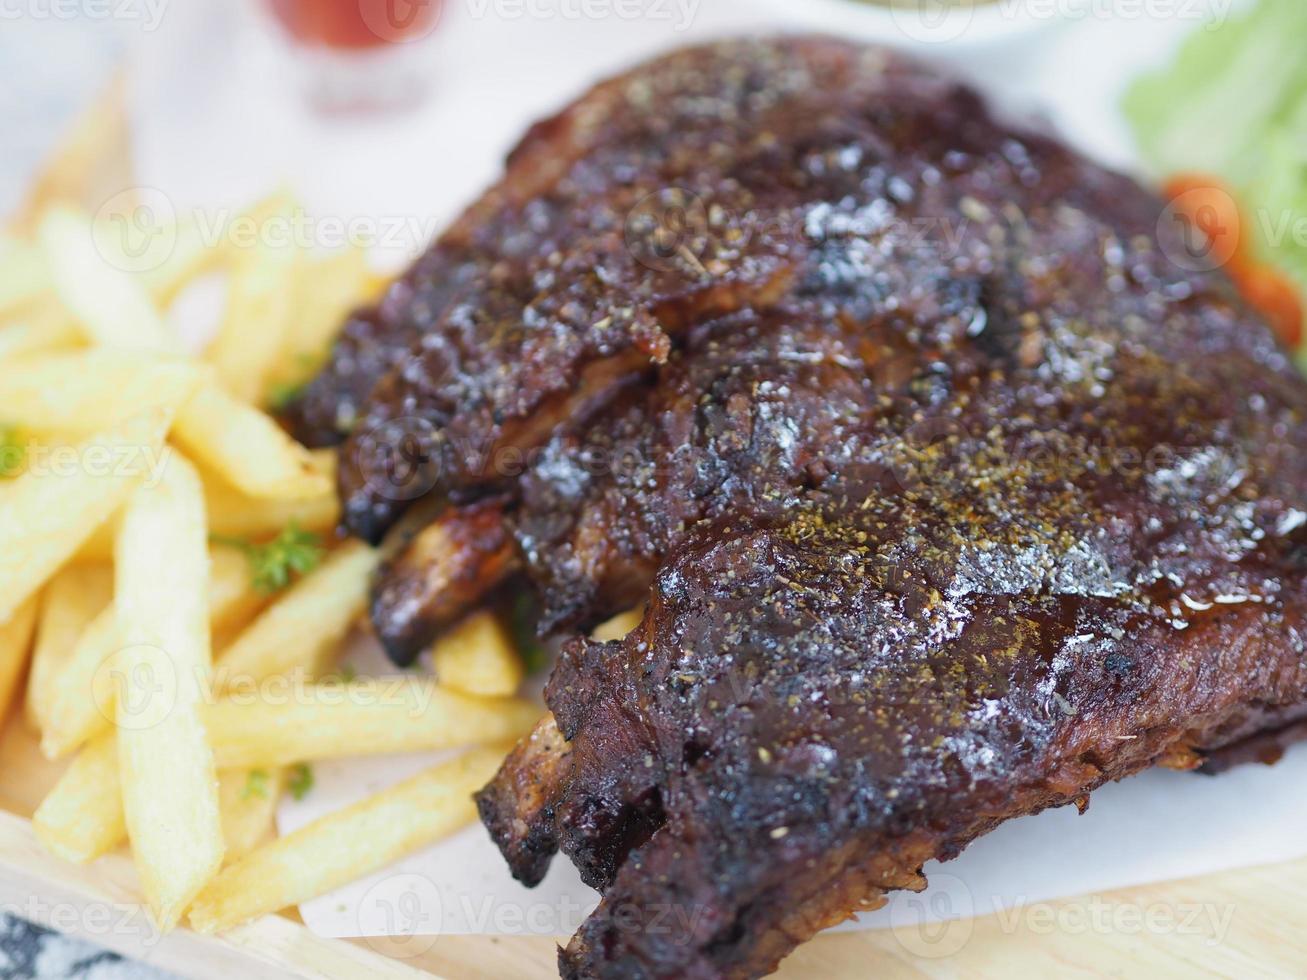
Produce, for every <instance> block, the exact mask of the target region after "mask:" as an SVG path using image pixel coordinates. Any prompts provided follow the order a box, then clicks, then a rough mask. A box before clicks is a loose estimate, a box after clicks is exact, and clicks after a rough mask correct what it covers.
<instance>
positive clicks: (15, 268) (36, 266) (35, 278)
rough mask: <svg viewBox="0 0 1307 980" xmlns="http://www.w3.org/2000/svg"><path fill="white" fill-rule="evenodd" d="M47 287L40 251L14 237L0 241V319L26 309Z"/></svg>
mask: <svg viewBox="0 0 1307 980" xmlns="http://www.w3.org/2000/svg"><path fill="white" fill-rule="evenodd" d="M50 288H51V283H50V269H49V267H48V266H47V265H46V262H45V256H44V255H42V254H41V250H40V249H38V248H35V247H33V246H31V245H29V244H28V243H27V242H24V241H20V240H19V239H17V238H11V237H8V236H6V237H4V238H2V239H0V316H8V315H10V314H11V313H13V312H14V311H15V310H18V309H20V308H22V307H24V306H30V305H31V304H33V303H35V302H36V301H37V300H39V299H41V298H43V297H45V296H46V295H47V294H48V293H49V292H50Z"/></svg>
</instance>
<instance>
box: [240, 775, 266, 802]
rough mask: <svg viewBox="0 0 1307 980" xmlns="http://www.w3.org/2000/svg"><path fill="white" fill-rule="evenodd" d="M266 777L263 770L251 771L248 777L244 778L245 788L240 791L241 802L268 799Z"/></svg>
mask: <svg viewBox="0 0 1307 980" xmlns="http://www.w3.org/2000/svg"><path fill="white" fill-rule="evenodd" d="M269 779H270V777H269V776H268V773H267V770H265V769H251V770H250V772H249V775H248V776H247V777H246V778H245V788H244V789H243V790H241V799H242V800H253V799H260V800H266V799H267V798H268V780H269Z"/></svg>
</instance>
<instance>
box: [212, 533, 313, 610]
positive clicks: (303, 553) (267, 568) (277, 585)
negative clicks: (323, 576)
mask: <svg viewBox="0 0 1307 980" xmlns="http://www.w3.org/2000/svg"><path fill="white" fill-rule="evenodd" d="M212 540H213V541H215V542H217V543H218V544H229V545H232V546H233V547H236V548H240V549H241V551H243V552H245V557H246V559H248V560H249V563H250V572H251V573H252V575H253V576H254V588H255V589H257V590H258V591H259V592H263V593H265V594H268V593H272V592H279V591H281V590H282V589H284V588H285V587H286V586H288V585H290V581H291V578H292V577H293V576H295V575H304V574H305V573H307V572H311V571H313V569H315V568H317V567H318V564H319V563H320V562H321V561H322V556H323V553H324V549H323V547H322V539H321V538H319V537H318V536H317V535H316V534H314V533H313V532H311V531H305V530H302V529H301V528H300V527H299V525H297V524H295V523H291V525H290V526H289V527H287V528H286V529H285V530H283V531H282V532H281V533H280V534H278V535H277V536H276V537H275V538H273V539H272V540H271V541H268V542H266V543H265V544H254V543H253V542H251V541H246V540H244V539H243V538H225V537H217V536H215V537H214V538H213V539H212Z"/></svg>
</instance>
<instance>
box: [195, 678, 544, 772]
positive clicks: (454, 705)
mask: <svg viewBox="0 0 1307 980" xmlns="http://www.w3.org/2000/svg"><path fill="white" fill-rule="evenodd" d="M205 718H206V721H207V724H208V728H209V736H210V738H211V740H212V743H213V753H214V757H215V758H216V759H217V760H218V767H219V768H221V769H236V768H246V769H257V768H260V767H268V766H281V765H289V764H291V763H295V762H311V761H314V760H318V759H344V758H350V757H355V756H368V755H384V754H387V753H391V752H420V751H427V750H435V749H452V748H458V747H460V746H465V745H484V744H487V743H490V742H503V741H508V740H511V739H516V738H518V737H520V736H522V735H525V734H526V733H527V732H529V731H530V730H531V728H532V727H533V726H534V725H535V723H536V722H537V721H538V720H539V718H540V708H539V707H538V706H537V705H535V704H532V703H531V702H530V701H526V700H521V699H517V698H477V697H472V696H471V695H468V694H459V693H458V692H457V691H451V690H448V689H446V688H443V687H440V686H439V685H437V684H436V683H435V682H434V681H433V680H431V679H430V678H426V677H388V678H360V679H359V680H356V681H351V682H349V683H346V684H339V683H330V682H328V683H321V684H296V683H295V682H294V679H291V680H288V681H287V682H286V683H284V684H278V685H277V686H276V687H275V688H273V687H272V686H271V685H260V686H259V688H258V689H255V690H251V689H249V688H248V687H247V686H245V685H242V686H239V687H236V688H233V689H231V691H230V693H229V695H228V696H227V697H223V698H219V699H218V701H217V702H216V703H215V704H213V705H212V706H210V708H209V709H208V712H207V713H206V715H205Z"/></svg>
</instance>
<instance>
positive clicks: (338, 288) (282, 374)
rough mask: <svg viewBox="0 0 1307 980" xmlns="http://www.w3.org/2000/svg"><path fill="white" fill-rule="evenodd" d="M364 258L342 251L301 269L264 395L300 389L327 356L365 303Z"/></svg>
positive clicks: (360, 252) (366, 274) (367, 279)
mask: <svg viewBox="0 0 1307 980" xmlns="http://www.w3.org/2000/svg"><path fill="white" fill-rule="evenodd" d="M370 287H371V280H370V272H369V270H368V259H367V253H366V252H364V251H363V250H362V249H359V248H353V247H351V248H345V249H342V250H340V251H338V252H334V253H332V254H330V255H327V256H326V257H324V258H321V259H314V260H311V261H308V262H303V263H301V264H300V266H299V269H298V275H297V277H296V283H295V294H294V295H295V299H294V312H293V314H292V315H291V317H290V318H289V320H288V322H287V329H286V336H285V339H284V341H283V343H282V349H281V355H280V356H279V357H278V358H277V359H276V361H275V363H274V364H273V366H272V369H271V371H270V372H269V376H268V390H269V391H275V390H276V389H278V388H281V389H285V388H292V387H295V386H297V385H299V384H302V383H303V382H304V381H305V380H306V379H307V378H308V377H309V376H310V375H312V374H313V372H314V371H316V370H317V368H318V366H319V365H320V364H321V363H322V362H323V360H324V359H325V358H326V356H327V352H328V351H329V350H330V348H331V343H332V341H333V340H334V339H335V337H336V335H337V334H338V333H339V332H340V328H341V327H342V326H343V325H344V323H345V319H346V317H347V316H349V314H350V312H351V311H352V310H353V309H355V308H356V307H358V306H362V305H363V304H365V303H366V302H368V301H369V299H370V296H369V289H370Z"/></svg>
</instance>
